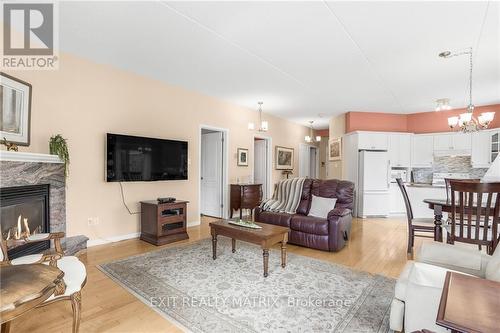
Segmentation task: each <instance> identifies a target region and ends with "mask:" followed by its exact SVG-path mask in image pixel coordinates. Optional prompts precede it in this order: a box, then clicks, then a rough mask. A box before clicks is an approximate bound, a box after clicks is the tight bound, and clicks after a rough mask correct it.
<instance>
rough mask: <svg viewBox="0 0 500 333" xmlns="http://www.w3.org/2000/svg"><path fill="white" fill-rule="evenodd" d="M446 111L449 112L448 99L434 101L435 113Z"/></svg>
mask: <svg viewBox="0 0 500 333" xmlns="http://www.w3.org/2000/svg"><path fill="white" fill-rule="evenodd" d="M448 110H451V106H450V99H449V98H440V99H436V111H448Z"/></svg>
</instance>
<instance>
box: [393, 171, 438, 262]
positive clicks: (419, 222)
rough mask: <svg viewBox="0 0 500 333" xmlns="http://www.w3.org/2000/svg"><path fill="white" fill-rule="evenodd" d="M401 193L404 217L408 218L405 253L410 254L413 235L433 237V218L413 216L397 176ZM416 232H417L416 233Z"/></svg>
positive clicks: (403, 186)
mask: <svg viewBox="0 0 500 333" xmlns="http://www.w3.org/2000/svg"><path fill="white" fill-rule="evenodd" d="M396 182H397V183H398V186H399V189H400V190H401V194H402V195H403V200H404V202H405V207H406V217H407V219H408V249H407V253H408V254H411V253H412V252H413V246H414V243H415V237H416V236H418V237H427V238H434V219H432V218H414V217H413V210H412V208H411V203H410V199H409V198H408V192H406V187H405V185H404V183H403V180H402V179H401V178H397V179H396ZM416 232H418V234H417V233H416ZM420 233H431V234H432V235H425V234H420Z"/></svg>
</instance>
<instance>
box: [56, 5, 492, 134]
mask: <svg viewBox="0 0 500 333" xmlns="http://www.w3.org/2000/svg"><path fill="white" fill-rule="evenodd" d="M59 11H60V44H61V49H62V50H63V51H66V52H71V53H74V54H77V55H80V56H83V57H86V58H89V59H91V60H94V61H96V62H99V63H106V64H112V65H114V66H117V67H119V68H124V69H127V70H131V71H134V72H137V73H139V74H142V75H146V76H149V77H152V78H155V79H159V80H163V81H165V82H168V83H170V84H175V85H179V86H182V87H185V88H188V89H191V90H196V91H199V92H202V93H204V94H207V95H211V96H215V97H218V98H222V99H224V100H227V101H230V102H233V103H236V104H239V105H243V106H246V107H249V108H253V109H256V108H257V101H259V100H262V101H264V106H263V109H264V112H268V113H272V114H275V115H278V116H281V117H284V118H287V119H290V120H293V121H296V122H300V123H302V124H307V121H309V120H315V121H316V122H315V125H317V127H323V128H325V127H327V126H328V119H329V118H330V117H331V116H334V115H337V114H340V113H343V112H347V111H377V112H394V113H410V112H421V111H430V110H432V109H433V108H434V107H435V102H434V101H435V100H436V99H438V98H444V97H447V98H450V99H451V104H452V106H454V107H463V106H465V105H466V104H467V101H466V90H467V79H468V77H467V75H468V68H467V66H468V59H467V58H466V57H458V58H452V59H441V58H438V56H437V54H438V53H439V52H441V51H443V50H460V49H464V48H467V47H470V46H473V47H474V50H475V69H474V103H475V104H476V105H483V104H493V103H500V32H499V31H500V26H499V21H500V19H499V17H500V4H499V3H496V2H491V3H489V4H488V3H487V2H318V1H315V2H250V1H249V2H167V1H147V2H146V1H141V2H138V1H137V2H130V1H129V2H121V1H120V2H116V1H114V2H65V3H61V5H60V9H59ZM481 32H482V33H481ZM479 36H481V38H479ZM320 115H321V116H320Z"/></svg>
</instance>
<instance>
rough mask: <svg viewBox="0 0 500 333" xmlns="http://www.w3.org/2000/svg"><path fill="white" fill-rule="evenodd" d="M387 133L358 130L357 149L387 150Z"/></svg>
mask: <svg viewBox="0 0 500 333" xmlns="http://www.w3.org/2000/svg"><path fill="white" fill-rule="evenodd" d="M388 141H389V138H388V135H387V134H385V133H376V132H374V133H370V132H360V133H359V134H358V149H367V150H387V148H388V145H389V142H388Z"/></svg>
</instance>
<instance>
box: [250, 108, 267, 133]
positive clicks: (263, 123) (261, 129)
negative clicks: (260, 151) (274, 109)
mask: <svg viewBox="0 0 500 333" xmlns="http://www.w3.org/2000/svg"><path fill="white" fill-rule="evenodd" d="M257 104H259V125H260V127H259V129H258V131H259V132H267V131H268V130H269V123H268V122H267V121H265V120H262V104H264V102H257ZM248 129H249V130H250V131H253V130H255V124H254V123H252V122H250V123H248Z"/></svg>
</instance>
